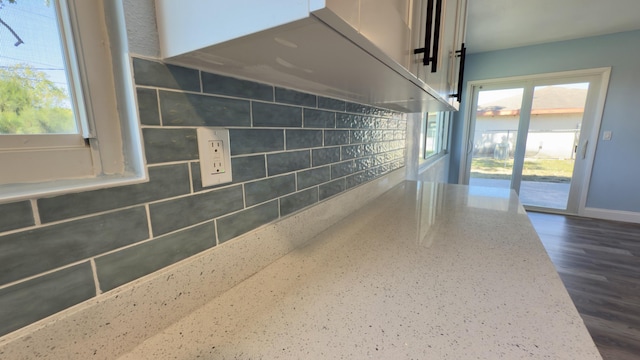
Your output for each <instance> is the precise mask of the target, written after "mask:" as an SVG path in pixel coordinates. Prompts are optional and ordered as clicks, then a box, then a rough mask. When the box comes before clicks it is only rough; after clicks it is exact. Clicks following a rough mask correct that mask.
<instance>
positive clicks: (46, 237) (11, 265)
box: [0, 206, 149, 285]
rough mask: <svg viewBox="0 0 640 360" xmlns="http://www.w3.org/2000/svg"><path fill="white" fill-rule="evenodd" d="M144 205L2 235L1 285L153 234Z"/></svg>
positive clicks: (0, 243) (0, 242)
mask: <svg viewBox="0 0 640 360" xmlns="http://www.w3.org/2000/svg"><path fill="white" fill-rule="evenodd" d="M148 228H149V227H148V225H147V215H146V212H145V210H144V207H140V206H139V207H135V208H130V209H126V210H120V211H116V212H111V213H106V214H102V215H97V216H92V217H88V218H82V219H79V220H73V221H67V222H63V223H59V224H55V225H50V226H45V227H39V228H35V229H31V230H26V231H23V232H17V233H13V234H9V235H5V236H3V237H0V285H4V284H6V283H9V282H12V281H16V280H20V279H22V278H26V277H29V276H33V275H37V274H39V273H42V272H45V271H49V270H53V269H55V268H58V267H61V266H65V265H68V264H71V263H74V262H76V261H80V260H83V259H87V258H90V257H92V256H95V255H98V254H100V253H103V252H106V251H110V250H113V249H117V248H119V247H123V246H126V245H130V244H133V243H135V242H138V241H141V240H144V239H147V238H148V237H149V231H148Z"/></svg>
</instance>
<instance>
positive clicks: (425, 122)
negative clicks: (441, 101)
mask: <svg viewBox="0 0 640 360" xmlns="http://www.w3.org/2000/svg"><path fill="white" fill-rule="evenodd" d="M450 116H451V113H450V112H436V113H425V114H424V118H423V119H422V129H421V131H420V160H421V161H424V160H426V159H429V158H431V157H434V156H436V155H438V154H441V153H443V152H445V151H446V150H447V146H448V139H449V117H450Z"/></svg>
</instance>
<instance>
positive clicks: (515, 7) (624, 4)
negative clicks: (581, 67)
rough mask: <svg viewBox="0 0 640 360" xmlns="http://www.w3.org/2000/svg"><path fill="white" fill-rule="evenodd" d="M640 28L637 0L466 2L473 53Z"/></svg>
mask: <svg viewBox="0 0 640 360" xmlns="http://www.w3.org/2000/svg"><path fill="white" fill-rule="evenodd" d="M637 29H640V1H639V0H533V1H532V0H468V23H467V37H466V45H467V49H468V50H467V51H468V52H469V53H478V52H485V51H493V50H501V49H509V48H513V47H519V46H526V45H535V44H542V43H547V42H554V41H562V40H571V39H578V38H583V37H589V36H596V35H604V34H613V33H616V32H622V31H631V30H637Z"/></svg>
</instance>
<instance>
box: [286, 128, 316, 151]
mask: <svg viewBox="0 0 640 360" xmlns="http://www.w3.org/2000/svg"><path fill="white" fill-rule="evenodd" d="M285 133H286V141H287V150H295V149H305V148H307V149H308V148H315V147H321V146H322V130H292V129H287V130H285Z"/></svg>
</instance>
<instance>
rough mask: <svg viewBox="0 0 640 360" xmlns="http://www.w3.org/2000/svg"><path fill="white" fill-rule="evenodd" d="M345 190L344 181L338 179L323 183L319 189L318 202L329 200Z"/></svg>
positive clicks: (343, 179)
mask: <svg viewBox="0 0 640 360" xmlns="http://www.w3.org/2000/svg"><path fill="white" fill-rule="evenodd" d="M346 188H347V184H346V179H345V178H340V179H337V180H333V181H330V182H328V183H324V184H322V185H320V187H319V192H320V193H319V194H320V201H322V200H324V199H326V198H330V197H332V196H334V195H337V194H339V193H341V192H343V191H344V190H345V189H346Z"/></svg>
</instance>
